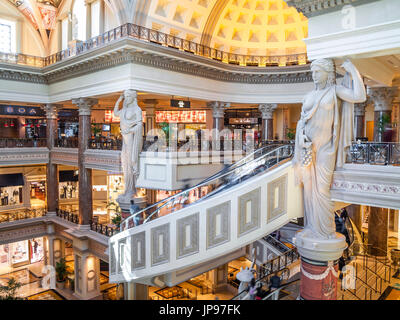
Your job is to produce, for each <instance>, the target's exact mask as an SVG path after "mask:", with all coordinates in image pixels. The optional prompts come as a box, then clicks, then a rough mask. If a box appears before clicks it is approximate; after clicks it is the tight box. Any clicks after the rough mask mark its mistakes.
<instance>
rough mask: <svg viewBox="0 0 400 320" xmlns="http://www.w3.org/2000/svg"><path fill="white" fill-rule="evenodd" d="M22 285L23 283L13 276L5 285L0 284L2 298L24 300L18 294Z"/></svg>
mask: <svg viewBox="0 0 400 320" xmlns="http://www.w3.org/2000/svg"><path fill="white" fill-rule="evenodd" d="M21 286H22V283H20V282H18V281H17V280H15V278H11V279H10V280H8V282H7V284H6V285H5V286H0V300H22V298H20V297H17V296H16V292H17V290H18V289H19V288H20V287H21Z"/></svg>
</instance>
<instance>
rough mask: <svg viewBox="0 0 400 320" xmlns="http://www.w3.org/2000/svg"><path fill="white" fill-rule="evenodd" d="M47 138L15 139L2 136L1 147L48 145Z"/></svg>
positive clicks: (0, 139)
mask: <svg viewBox="0 0 400 320" xmlns="http://www.w3.org/2000/svg"><path fill="white" fill-rule="evenodd" d="M46 145H47V139H46V138H38V139H14V138H0V148H27V147H28V148H31V147H46Z"/></svg>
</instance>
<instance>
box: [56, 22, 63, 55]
mask: <svg viewBox="0 0 400 320" xmlns="http://www.w3.org/2000/svg"><path fill="white" fill-rule="evenodd" d="M57 35H58V39H57V40H58V41H57V51H61V50H62V20H57Z"/></svg>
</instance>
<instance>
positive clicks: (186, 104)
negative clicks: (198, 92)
mask: <svg viewBox="0 0 400 320" xmlns="http://www.w3.org/2000/svg"><path fill="white" fill-rule="evenodd" d="M171 107H174V108H190V101H184V100H175V99H171Z"/></svg>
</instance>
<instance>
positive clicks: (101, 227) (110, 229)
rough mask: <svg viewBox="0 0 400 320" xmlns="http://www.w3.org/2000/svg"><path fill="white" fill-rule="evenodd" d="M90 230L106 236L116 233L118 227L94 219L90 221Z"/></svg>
mask: <svg viewBox="0 0 400 320" xmlns="http://www.w3.org/2000/svg"><path fill="white" fill-rule="evenodd" d="M90 230H92V231H95V232H97V233H100V234H102V235H105V236H107V237H112V236H113V235H114V234H117V233H118V232H119V227H117V226H109V225H106V224H101V223H98V222H95V221H91V222H90Z"/></svg>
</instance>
